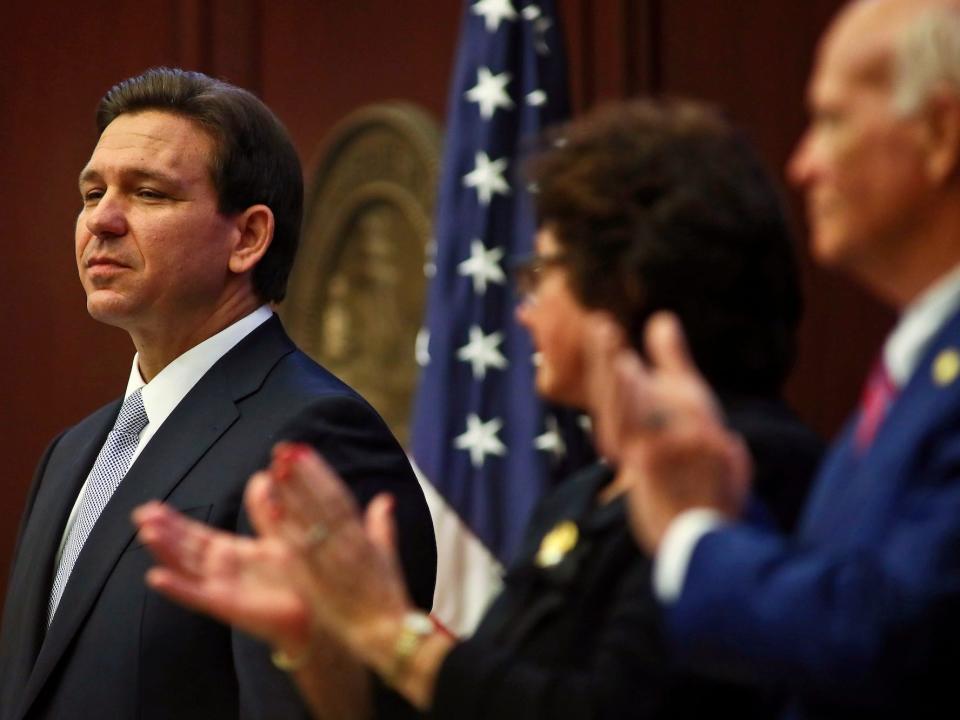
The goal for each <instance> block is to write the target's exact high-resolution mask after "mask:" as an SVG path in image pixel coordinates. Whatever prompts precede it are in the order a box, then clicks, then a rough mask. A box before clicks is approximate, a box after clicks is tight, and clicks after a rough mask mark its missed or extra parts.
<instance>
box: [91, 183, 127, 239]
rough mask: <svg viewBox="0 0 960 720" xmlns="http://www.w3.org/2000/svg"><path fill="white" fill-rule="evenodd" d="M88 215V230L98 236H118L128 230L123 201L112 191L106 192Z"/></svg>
mask: <svg viewBox="0 0 960 720" xmlns="http://www.w3.org/2000/svg"><path fill="white" fill-rule="evenodd" d="M86 215H87V218H86V223H87V230H89V231H90V233H91V234H92V235H94V236H96V237H98V238H110V237H118V236H120V235H124V234H126V232H127V217H126V211H125V208H124V206H123V202H122V200H121V199H120V198H119V197H117V195H115V194H113V193H111V192H107V193H105V194H104V195H103V197H101V198H100V200H99V201H98V202H97V204H96V205H95V206H94V207H93V208H90V209H89V210H87V213H86Z"/></svg>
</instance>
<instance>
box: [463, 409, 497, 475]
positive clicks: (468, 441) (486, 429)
mask: <svg viewBox="0 0 960 720" xmlns="http://www.w3.org/2000/svg"><path fill="white" fill-rule="evenodd" d="M502 427H503V421H502V420H501V419H500V418H493V419H492V420H490V421H488V422H483V421H482V420H481V419H480V417H479V416H478V415H477V414H476V413H470V414H469V415H467V431H466V432H465V433H463V435H458V436H457V437H456V438H454V440H453V446H454V447H455V448H457V449H458V450H469V451H470V464H471V465H473V466H474V467H475V468H481V467H483V461H484V459H485V458H486V456H487V455H499V456H503V455H506V454H507V447H506V445H504V444H503V443H502V442H500V438H498V437H497V433H498V432H500V428H502Z"/></svg>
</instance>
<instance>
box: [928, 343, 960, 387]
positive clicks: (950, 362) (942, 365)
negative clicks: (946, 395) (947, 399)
mask: <svg viewBox="0 0 960 720" xmlns="http://www.w3.org/2000/svg"><path fill="white" fill-rule="evenodd" d="M958 374H960V352H958V351H957V349H956V348H947V349H946V350H941V351H940V354H939V355H937V357H936V359H935V360H934V361H933V381H934V382H935V383H936V384H937V385H939V386H940V387H946V386H947V385H949V384H950V383H952V382H953V381H954V380H956V379H957V375H958Z"/></svg>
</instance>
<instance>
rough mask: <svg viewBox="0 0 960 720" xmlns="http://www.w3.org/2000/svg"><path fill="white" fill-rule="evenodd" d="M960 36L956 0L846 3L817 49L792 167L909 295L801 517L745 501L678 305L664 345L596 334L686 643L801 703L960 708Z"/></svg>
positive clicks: (615, 443)
mask: <svg viewBox="0 0 960 720" xmlns="http://www.w3.org/2000/svg"><path fill="white" fill-rule="evenodd" d="M957 48H960V2H957V1H956V0H872V1H870V2H854V3H851V4H850V5H849V6H848V7H847V8H846V9H845V10H844V11H843V12H842V13H841V15H840V16H839V18H838V19H837V20H836V21H835V23H834V24H833V26H832V27H831V29H830V30H829V31H828V33H827V35H826V36H825V38H824V40H823V43H822V45H821V47H820V50H819V54H818V58H817V65H816V69H815V72H814V75H813V79H812V82H811V85H810V105H811V111H812V116H813V119H812V122H811V126H810V128H809V130H808V131H807V133H806V134H805V135H804V137H803V139H802V140H801V142H800V144H799V146H798V148H797V150H796V153H795V155H794V157H793V159H792V161H791V164H790V168H789V171H790V175H791V178H792V180H793V181H794V182H795V183H796V184H798V185H800V186H801V187H803V188H804V189H805V191H806V194H807V210H808V215H809V222H810V227H811V231H812V247H813V252H814V254H815V256H816V257H817V259H818V260H820V261H821V262H823V263H825V264H827V265H829V266H832V267H838V268H841V269H843V270H845V271H848V272H850V273H851V274H852V275H854V276H855V277H856V278H857V279H858V280H859V281H861V282H862V283H863V284H864V285H865V286H866V287H868V288H869V289H870V290H872V291H873V292H875V293H876V294H877V295H878V296H879V297H881V298H882V299H884V300H886V301H887V302H889V303H891V304H892V305H893V306H895V307H896V308H897V309H898V310H899V311H900V313H901V316H900V321H899V323H898V325H897V327H896V328H895V329H894V331H893V332H892V333H891V335H890V336H889V338H888V339H887V341H886V343H885V344H884V347H883V349H882V352H881V357H880V358H879V360H878V363H877V369H876V370H875V371H874V373H873V374H872V376H871V379H870V381H869V382H868V384H867V387H866V388H865V394H864V403H863V407H862V409H861V411H860V412H859V413H857V415H855V416H854V417H853V418H852V419H851V421H850V423H849V424H848V426H847V427H846V429H845V430H844V431H843V433H842V434H841V436H840V438H839V439H838V440H837V442H836V443H835V445H834V447H833V449H832V451H831V453H830V455H829V457H828V459H827V460H826V462H825V464H824V466H823V467H822V468H821V471H820V473H819V475H818V478H817V479H816V481H815V483H814V487H813V490H812V494H811V498H810V500H809V502H808V503H807V506H806V509H805V512H804V515H803V517H802V519H801V523H800V527H799V531H798V534H797V536H796V537H795V538H793V539H785V538H783V537H781V536H777V535H775V534H773V533H765V532H762V531H758V530H756V529H753V528H750V527H748V526H746V525H745V524H743V523H741V522H738V521H737V518H738V516H739V513H740V512H741V509H742V502H743V498H744V496H745V487H746V482H745V479H746V478H747V476H748V473H747V472H746V470H745V468H746V467H747V465H748V464H747V463H745V462H744V461H743V460H744V456H745V454H744V453H743V451H742V445H740V444H738V442H737V440H736V438H734V437H733V436H731V435H730V434H729V433H728V432H727V431H726V430H725V429H724V428H723V426H722V423H720V422H718V418H717V413H716V411H715V410H714V409H713V407H714V406H712V401H711V397H710V393H709V391H708V389H707V388H706V386H705V385H704V384H703V381H702V379H700V377H699V375H698V373H697V371H696V369H695V367H694V366H693V364H692V363H691V362H690V360H689V357H688V354H687V352H686V351H685V349H684V347H683V341H682V335H681V333H680V332H679V328H678V326H677V324H676V322H675V320H673V319H671V318H669V317H658V318H655V319H654V321H653V322H652V323H651V325H650V326H649V328H648V349H649V351H650V352H649V358H650V363H651V365H650V366H649V367H648V366H646V365H645V364H644V362H643V361H641V360H639V359H638V358H637V357H632V356H630V355H629V354H626V353H618V352H617V351H616V349H615V348H614V347H613V345H612V343H610V341H609V338H607V339H606V340H604V334H603V332H601V336H600V339H601V341H604V342H606V343H607V348H608V349H610V350H612V352H611V353H610V354H611V355H612V357H614V358H617V357H619V359H617V360H616V364H615V367H616V368H617V369H616V370H615V371H614V372H615V373H617V374H618V377H617V382H615V383H612V384H610V385H609V386H608V387H607V388H606V391H605V392H607V393H608V395H607V399H606V402H605V408H606V409H607V411H608V412H607V414H606V416H605V417H606V419H605V421H604V422H603V423H599V424H600V425H604V428H603V429H602V430H601V432H602V434H603V435H604V442H605V444H606V445H607V446H609V447H611V448H613V451H614V453H619V454H621V455H622V457H623V465H622V466H623V467H624V468H625V471H627V472H631V473H632V475H633V478H632V479H633V481H634V484H633V486H632V490H631V494H630V500H631V510H632V517H633V525H634V529H635V533H636V535H637V536H638V538H639V539H640V540H641V542H642V543H643V544H644V545H645V546H646V548H647V549H649V550H650V551H652V552H655V553H656V561H655V568H654V571H653V579H654V584H655V586H656V590H657V594H658V595H659V597H660V598H661V600H662V602H663V604H664V607H665V627H666V635H667V638H668V640H669V642H670V645H671V647H672V648H673V649H674V650H675V651H676V652H677V653H678V655H679V657H681V658H682V659H684V660H685V661H687V662H690V663H692V664H694V665H696V666H698V667H701V668H704V669H710V670H714V671H718V672H724V673H730V674H734V675H739V676H741V677H746V678H749V679H751V680H753V681H754V682H759V683H762V684H764V685H767V686H771V687H780V688H784V689H786V690H787V691H788V692H789V694H790V696H791V697H792V701H791V703H790V706H789V709H788V711H787V712H788V716H790V717H817V718H823V717H838V718H839V717H842V718H854V717H871V718H876V717H897V718H906V717H910V718H917V717H927V716H937V717H948V716H949V717H952V716H955V715H956V714H957V705H958V703H957V699H956V693H955V691H954V685H955V681H954V676H955V674H956V672H957V669H958V667H960V54H958V52H957ZM599 356H600V357H601V358H602V357H603V356H604V354H603V353H600V354H599ZM608 359H609V358H608ZM601 365H602V363H601ZM608 367H609V366H608ZM602 385H603V383H602V382H601V386H602ZM624 397H631V398H632V399H631V400H630V401H627V402H624ZM950 707H952V708H954V709H953V710H952V711H951V710H950V709H949V708H950Z"/></svg>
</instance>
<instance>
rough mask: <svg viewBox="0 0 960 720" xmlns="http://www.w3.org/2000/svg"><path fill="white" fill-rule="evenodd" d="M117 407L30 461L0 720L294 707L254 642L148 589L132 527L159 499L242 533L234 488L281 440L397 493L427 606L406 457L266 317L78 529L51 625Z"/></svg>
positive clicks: (423, 556)
mask: <svg viewBox="0 0 960 720" xmlns="http://www.w3.org/2000/svg"><path fill="white" fill-rule="evenodd" d="M119 408H120V401H117V402H114V403H111V404H110V405H108V406H106V407H104V408H102V409H101V410H99V411H97V412H96V413H94V414H93V415H91V416H89V417H88V418H86V419H85V420H83V421H82V422H81V423H79V424H78V425H76V426H74V427H73V428H70V429H69V430H67V431H66V432H64V433H63V434H62V435H60V436H59V437H58V438H56V439H55V440H54V441H53V443H52V444H51V445H50V447H49V448H48V449H47V451H46V453H45V454H44V456H43V459H42V460H41V462H40V465H39V468H38V470H37V473H36V477H35V480H34V483H33V487H32V489H31V491H30V494H29V499H28V502H27V508H26V511H25V513H24V516H23V520H22V523H21V529H20V534H19V539H18V541H17V549H16V556H15V560H14V565H13V568H12V572H11V577H10V583H9V589H8V593H7V599H6V607H5V609H4V618H3V627H2V639H0V717H2V718H3V720H21V719H26V718H29V719H31V720H32V719H39V718H71V719H81V718H98V719H100V720H103V719H104V718H111V719H112V718H118V719H119V718H142V719H144V720H145V719H147V718H198V719H199V718H203V719H204V720H211V719H215V718H233V719H235V718H238V717H241V718H245V717H251V718H254V717H263V718H277V717H283V718H287V717H290V718H294V717H306V716H307V713H306V710H305V708H304V707H303V706H302V704H301V703H300V701H299V699H298V696H297V694H296V692H295V690H294V688H293V685H292V683H291V682H290V680H289V678H287V677H286V676H285V675H284V674H283V673H281V672H280V671H278V670H276V669H275V668H273V667H272V666H271V664H270V662H269V658H268V652H267V649H266V648H265V647H263V646H262V645H261V644H260V643H257V642H255V641H253V640H252V639H250V638H248V637H245V636H243V635H241V634H239V633H237V632H232V631H231V630H230V628H228V627H225V626H223V625H221V624H219V623H217V622H214V621H212V620H209V619H207V618H205V617H202V616H200V615H198V614H196V613H193V612H190V611H188V610H185V609H182V608H180V607H178V606H176V605H175V604H173V603H171V602H168V601H167V600H165V599H164V598H162V597H160V596H159V595H157V594H155V593H153V592H151V591H148V590H147V588H146V586H145V584H144V581H143V576H144V573H145V572H146V570H147V568H148V567H150V565H151V564H152V561H151V558H150V555H149V553H148V552H147V551H146V549H145V548H143V547H142V546H141V545H140V544H138V542H137V540H136V536H135V532H134V528H133V525H132V524H131V522H130V512H131V510H132V509H133V508H134V507H136V506H137V505H139V504H141V503H143V502H145V501H147V500H149V499H152V498H159V499H162V500H164V501H165V502H167V503H169V504H171V505H172V506H173V507H175V508H178V509H180V510H181V511H182V512H184V513H186V514H187V515H190V516H192V517H193V518H195V519H197V520H202V521H205V522H207V523H209V524H211V525H213V526H215V527H219V528H225V529H228V530H231V531H237V530H239V531H241V532H244V531H249V527H248V524H247V520H246V518H245V516H244V513H243V511H242V494H243V489H244V486H245V485H246V481H247V479H248V477H249V476H250V474H251V473H252V472H254V471H255V470H257V469H259V468H261V467H263V466H264V465H266V464H267V463H268V461H269V451H270V448H271V446H272V445H273V444H274V443H275V442H276V441H277V440H280V439H294V440H300V441H304V442H309V443H310V444H312V445H313V446H314V447H315V448H316V449H317V450H318V451H319V452H321V453H322V454H323V455H324V456H325V457H326V458H327V459H328V460H329V461H330V462H331V463H332V465H333V466H334V467H335V468H336V469H337V470H338V471H339V472H340V473H341V474H342V475H343V477H344V478H345V479H346V481H347V482H348V483H349V484H351V486H352V488H353V490H354V491H355V493H356V495H357V497H358V498H359V500H360V501H361V502H366V501H367V500H369V499H370V498H371V497H372V496H373V495H375V494H376V493H378V492H381V491H385V490H386V491H389V492H391V493H393V494H394V495H395V496H396V498H397V513H398V517H397V519H398V526H399V530H400V550H401V555H402V557H403V564H404V570H405V572H406V574H407V578H408V581H409V583H410V586H411V588H412V592H413V594H414V596H415V598H416V601H417V602H418V603H419V604H420V605H421V606H422V607H426V608H429V607H430V603H431V600H432V595H433V584H434V575H435V566H436V546H435V542H434V538H433V527H432V525H431V521H430V517H429V514H428V511H427V507H426V503H425V501H424V499H423V496H422V494H421V491H420V487H419V485H418V483H417V480H416V478H415V477H414V475H413V472H412V470H411V468H410V466H409V464H408V463H407V460H406V458H405V456H404V454H403V451H402V450H401V449H400V447H399V445H398V444H397V442H396V440H395V439H394V438H393V436H392V435H391V434H390V432H389V430H388V429H387V427H386V426H385V424H384V423H383V421H382V420H381V419H380V417H379V416H378V415H377V414H376V412H374V411H373V410H372V409H371V408H370V406H369V405H367V404H366V403H365V402H364V401H363V400H362V399H361V398H360V397H359V396H358V395H357V394H356V393H355V392H353V391H352V390H351V389H349V388H348V387H347V386H345V385H344V384H343V383H341V382H340V381H339V380H337V379H336V378H335V377H333V376H332V375H331V374H329V373H328V372H327V371H325V370H324V369H323V368H321V367H320V366H318V365H317V364H315V363H314V362H313V361H311V360H310V359H309V358H308V357H306V356H305V355H304V354H303V353H301V352H300V351H299V350H297V348H296V347H295V346H294V345H293V343H292V342H291V341H290V339H289V338H288V337H287V336H286V334H285V333H284V331H283V328H282V327H281V325H280V322H279V320H277V319H276V318H272V319H271V320H269V321H267V322H266V323H264V324H263V325H261V326H260V327H259V328H257V329H256V330H254V332H253V333H251V334H250V335H249V336H247V337H246V338H245V339H244V340H242V341H241V342H240V343H239V344H238V345H237V346H236V347H235V348H233V349H232V350H231V351H230V352H229V353H228V354H227V355H225V356H224V357H223V358H221V360H220V361H219V362H217V363H216V364H215V365H214V366H213V367H212V368H211V369H210V370H209V371H208V372H207V373H206V375H204V377H203V378H202V379H201V380H200V381H199V382H198V383H197V385H196V386H195V387H194V388H193V389H192V390H191V391H190V392H189V393H188V394H187V395H186V397H185V398H184V399H183V401H182V402H181V403H180V404H179V405H178V406H177V408H176V409H175V410H174V411H173V413H171V415H170V416H169V417H168V418H167V420H166V422H164V424H163V425H162V426H161V427H160V429H159V430H158V431H157V433H156V434H155V435H154V436H153V438H152V439H151V440H150V442H149V443H148V445H147V446H146V447H145V448H144V450H143V451H142V453H141V454H140V456H139V457H138V458H137V460H136V462H135V463H134V464H133V466H132V467H131V468H130V470H129V472H128V473H127V476H126V477H125V478H124V480H123V482H122V483H121V484H120V487H119V488H118V489H117V491H116V493H115V494H114V495H113V497H112V498H111V500H110V502H109V504H108V505H107V507H106V508H105V509H104V511H103V514H102V515H101V516H100V518H99V520H98V521H97V524H96V526H95V527H94V529H93V531H92V532H91V534H90V536H89V538H88V539H87V542H86V544H85V546H84V548H83V551H82V552H81V554H80V557H79V559H78V560H77V563H76V565H75V567H74V569H73V572H72V574H71V577H70V581H69V583H68V584H67V587H66V589H65V591H64V594H63V597H62V599H61V601H60V605H59V608H58V610H57V613H56V615H55V617H54V620H53V623H52V624H51V625H50V627H49V630H48V629H47V628H46V619H45V616H46V606H47V598H48V595H49V592H50V585H51V581H52V573H53V557H54V554H55V552H56V550H57V547H58V544H59V542H60V538H61V536H62V533H63V528H64V525H65V523H66V520H67V516H68V515H69V512H70V509H71V507H72V506H73V504H74V501H75V500H76V497H77V493H78V492H79V489H80V487H81V485H82V483H83V481H84V479H85V477H86V475H87V473H88V472H89V470H90V467H91V465H92V464H93V461H94V459H95V457H96V455H97V452H98V451H99V449H100V446H101V445H102V444H103V442H104V439H105V437H106V435H107V432H108V431H109V430H110V428H111V427H112V425H113V422H114V419H115V417H116V415H117V413H118V411H119ZM383 702H384V703H386V704H387V705H385V707H387V706H389V707H392V706H391V705H389V704H390V703H391V702H393V701H392V700H390V699H384V700H383Z"/></svg>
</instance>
